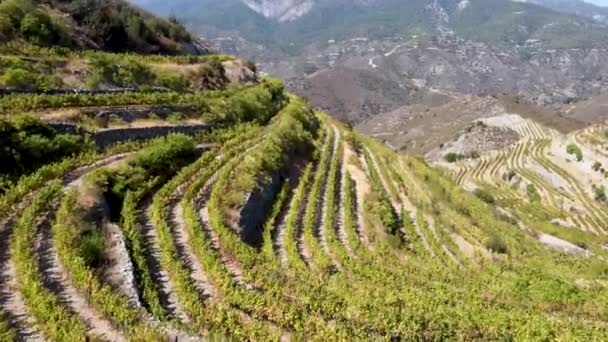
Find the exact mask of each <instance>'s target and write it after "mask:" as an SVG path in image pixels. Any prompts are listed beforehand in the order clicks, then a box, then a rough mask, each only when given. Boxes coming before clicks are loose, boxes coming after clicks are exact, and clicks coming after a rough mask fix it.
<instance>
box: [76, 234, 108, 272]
mask: <svg viewBox="0 0 608 342" xmlns="http://www.w3.org/2000/svg"><path fill="white" fill-rule="evenodd" d="M76 245H77V246H78V249H79V253H80V256H81V257H82V259H83V260H84V262H85V264H86V265H87V267H90V268H94V269H97V268H99V267H101V266H102V265H103V262H104V254H103V251H104V248H105V247H104V239H103V236H102V235H101V232H100V231H99V230H98V229H90V230H86V231H85V232H83V233H82V234H81V235H80V241H78V242H77V243H76Z"/></svg>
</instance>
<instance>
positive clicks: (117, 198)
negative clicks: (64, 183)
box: [89, 134, 195, 217]
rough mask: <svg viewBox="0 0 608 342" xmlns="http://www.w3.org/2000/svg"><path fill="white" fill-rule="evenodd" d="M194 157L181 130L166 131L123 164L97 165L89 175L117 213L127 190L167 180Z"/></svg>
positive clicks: (191, 146) (191, 147)
mask: <svg viewBox="0 0 608 342" xmlns="http://www.w3.org/2000/svg"><path fill="white" fill-rule="evenodd" d="M194 157H195V146H194V142H193V140H192V138H190V137H187V136H185V135H181V134H174V135H169V136H167V137H162V138H159V139H156V140H154V141H153V142H151V143H150V144H149V145H148V146H147V147H146V148H145V149H143V150H142V151H140V152H139V153H137V154H136V155H135V156H133V157H132V158H130V159H129V160H128V162H127V165H125V166H124V167H121V168H118V169H113V170H108V169H100V170H99V171H97V172H95V173H94V174H92V175H90V176H89V182H90V183H92V184H95V185H97V186H99V187H100V188H101V189H102V190H103V192H104V194H105V196H106V200H107V201H108V204H109V206H110V210H111V212H112V215H113V216H115V217H117V216H118V215H119V213H120V210H121V208H122V207H123V200H124V198H125V196H126V195H127V193H128V192H137V191H139V189H140V188H142V187H144V186H145V185H146V184H147V183H148V182H150V181H152V180H154V179H156V181H162V180H168V179H169V178H170V177H171V176H173V175H174V174H175V173H177V171H179V169H181V168H182V167H183V166H185V165H187V164H189V163H190V162H192V160H193V159H194Z"/></svg>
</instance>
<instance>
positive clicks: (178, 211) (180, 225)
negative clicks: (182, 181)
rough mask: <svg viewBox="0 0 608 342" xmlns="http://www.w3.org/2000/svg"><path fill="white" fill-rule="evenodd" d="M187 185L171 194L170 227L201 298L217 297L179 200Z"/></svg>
mask: <svg viewBox="0 0 608 342" xmlns="http://www.w3.org/2000/svg"><path fill="white" fill-rule="evenodd" d="M184 192H185V186H180V187H179V188H178V189H177V191H176V192H175V193H173V195H172V196H171V198H170V199H169V202H168V206H167V212H169V228H170V229H171V234H172V235H173V240H174V241H175V245H176V247H177V253H178V255H179V257H180V258H181V259H182V260H184V261H185V264H186V267H187V268H188V271H189V273H190V277H191V278H192V280H194V286H195V287H196V289H197V292H198V293H199V297H200V298H201V299H207V298H210V297H215V296H216V295H217V291H216V289H215V288H214V287H213V286H212V285H211V282H210V281H209V278H208V277H207V274H206V273H205V272H204V271H203V268H202V266H201V264H200V263H199V261H198V258H197V256H196V254H195V253H194V251H193V250H192V245H191V243H190V240H191V237H190V235H189V233H188V230H187V229H186V222H185V220H184V210H183V208H182V206H181V205H180V204H179V200H180V199H181V198H182V197H183V195H184Z"/></svg>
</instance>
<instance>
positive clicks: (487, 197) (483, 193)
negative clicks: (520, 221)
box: [473, 189, 496, 204]
mask: <svg viewBox="0 0 608 342" xmlns="http://www.w3.org/2000/svg"><path fill="white" fill-rule="evenodd" d="M473 193H474V194H475V196H477V197H478V198H479V199H481V200H482V201H484V202H486V203H488V204H495V203H496V199H494V196H492V194H491V193H490V192H489V191H487V190H484V189H475V191H474V192H473Z"/></svg>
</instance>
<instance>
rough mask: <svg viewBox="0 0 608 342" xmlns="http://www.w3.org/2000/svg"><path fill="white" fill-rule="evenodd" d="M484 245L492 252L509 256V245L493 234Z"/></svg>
mask: <svg viewBox="0 0 608 342" xmlns="http://www.w3.org/2000/svg"><path fill="white" fill-rule="evenodd" d="M483 245H484V246H485V247H486V248H487V249H488V250H490V251H492V252H494V253H498V254H507V244H506V243H505V242H504V240H503V239H502V237H500V236H499V235H497V234H493V235H491V236H489V237H487V238H486V239H485V240H484V241H483Z"/></svg>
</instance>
